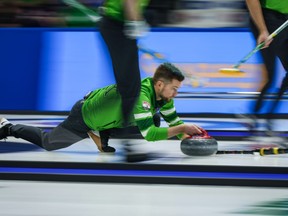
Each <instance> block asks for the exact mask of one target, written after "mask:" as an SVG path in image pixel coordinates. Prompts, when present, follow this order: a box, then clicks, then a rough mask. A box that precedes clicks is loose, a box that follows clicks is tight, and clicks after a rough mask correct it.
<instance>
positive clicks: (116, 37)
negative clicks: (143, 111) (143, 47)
mask: <svg viewBox="0 0 288 216" xmlns="http://www.w3.org/2000/svg"><path fill="white" fill-rule="evenodd" d="M123 29H124V25H123V23H122V22H118V21H115V20H112V19H110V18H107V17H103V18H102V20H101V23H100V33H101V35H102V37H103V39H104V41H105V43H106V45H107V47H108V50H109V53H110V57H111V60H112V64H113V70H114V76H115V79H116V83H117V88H118V91H119V93H120V95H121V98H122V114H123V118H124V124H125V125H124V126H126V125H127V123H128V120H129V118H130V116H131V115H132V111H133V107H134V105H135V102H136V100H137V99H138V96H139V93H140V87H141V77H140V70H139V57H138V47H137V41H136V40H134V39H129V38H127V37H126V36H125V34H124V32H123Z"/></svg>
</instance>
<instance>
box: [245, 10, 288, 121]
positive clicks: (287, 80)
mask: <svg viewBox="0 0 288 216" xmlns="http://www.w3.org/2000/svg"><path fill="white" fill-rule="evenodd" d="M263 16H264V19H265V23H266V26H267V29H268V31H269V33H270V34H271V33H272V32H274V31H275V30H276V29H277V28H278V27H279V26H280V25H282V24H283V23H284V22H285V21H286V20H287V19H288V16H287V15H284V14H281V13H278V12H275V11H273V10H268V9H263ZM250 23H251V31H252V33H253V35H254V37H255V38H256V39H257V38H258V35H259V32H258V29H257V28H256V26H255V24H254V23H253V21H251V22H250ZM261 54H262V57H263V62H264V64H265V66H266V70H267V82H266V84H265V85H264V87H263V88H262V90H261V92H260V95H259V97H258V98H257V101H256V104H255V107H254V109H253V112H254V114H258V113H259V112H260V111H261V108H262V107H263V104H264V102H263V100H264V98H265V95H266V94H267V91H268V90H269V89H270V88H271V86H272V84H273V82H274V80H275V78H276V77H275V60H276V57H278V58H279V59H280V61H281V63H282V65H283V67H284V69H285V70H286V75H285V77H284V78H283V81H282V84H281V86H280V89H279V91H278V92H277V96H276V99H275V100H274V101H273V103H272V104H271V107H270V108H269V109H268V113H267V119H271V118H272V115H273V113H275V110H276V108H277V107H278V104H279V102H280V100H281V98H282V96H283V94H284V92H285V91H286V90H287V88H288V75H287V72H288V28H285V29H284V30H282V32H280V33H279V34H278V35H277V36H276V37H275V38H274V39H273V41H272V43H271V44H270V46H269V47H268V48H266V49H262V50H261Z"/></svg>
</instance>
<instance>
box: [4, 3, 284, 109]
mask: <svg viewBox="0 0 288 216" xmlns="http://www.w3.org/2000/svg"><path fill="white" fill-rule="evenodd" d="M82 2H85V3H86V4H87V5H88V6H90V7H91V8H93V7H94V8H96V7H97V6H98V5H100V4H101V1H92V0H91V1H87V0H86V1H82ZM165 2H166V3H165V4H163V3H161V1H151V4H150V7H149V8H148V10H147V12H146V18H147V20H148V21H149V23H150V25H151V27H152V28H151V32H150V33H149V34H148V35H147V36H146V37H144V38H142V39H141V40H140V41H139V44H141V45H142V46H144V47H145V48H147V49H151V50H152V51H153V52H156V53H158V54H161V56H163V57H164V58H165V59H166V60H168V61H170V62H172V63H174V64H176V65H177V66H178V67H180V68H181V69H182V70H183V71H184V72H185V75H186V76H187V78H186V80H185V82H184V85H183V87H182V88H181V89H180V94H179V96H178V98H176V105H178V107H179V108H178V112H180V113H181V112H182V113H189V112H192V113H236V112H237V113H239V112H244V113H248V112H249V110H250V106H251V103H253V101H254V97H255V96H256V95H257V93H255V92H257V91H258V90H259V88H260V87H261V85H262V83H263V81H265V75H264V72H263V68H262V66H263V65H262V61H261V58H260V56H259V53H258V54H256V55H254V56H252V57H251V58H250V59H249V60H248V62H247V63H245V64H243V65H242V66H241V69H242V70H243V71H244V72H245V73H243V74H240V75H233V74H221V73H219V72H218V70H219V69H220V68H222V67H232V66H233V64H235V63H237V62H238V61H239V60H240V59H241V58H242V57H243V56H244V55H246V54H247V53H248V52H249V51H250V50H252V49H253V48H254V46H255V42H254V39H253V38H252V35H251V33H250V30H249V28H248V13H247V10H246V8H245V2H244V1H243V0H242V1H241V0H230V1H224V0H214V1H212V0H210V1H204V0H199V1H191V0H190V1H189V0H186V1H183V0H170V1H165ZM0 3H1V4H2V6H5V7H2V10H1V11H0V13H2V14H5V17H6V19H3V17H4V16H1V17H2V18H1V19H0V23H1V27H2V28H0V33H1V40H0V47H1V51H0V59H1V60H0V70H1V75H2V76H1V81H2V82H1V87H0V90H1V92H2V94H1V95H0V101H1V103H0V110H2V111H36V112H38V111H56V112H57V111H68V110H69V109H70V108H71V106H72V104H73V103H74V102H75V101H76V100H78V99H79V98H81V97H83V95H85V94H86V93H87V92H88V91H90V90H93V89H95V88H99V87H102V86H105V85H108V84H112V83H114V77H113V73H112V67H111V63H110V60H109V58H108V56H107V51H106V50H105V48H104V46H103V42H102V41H101V38H100V37H99V33H98V30H97V26H96V28H95V24H94V23H91V21H90V20H89V19H88V18H87V17H85V16H84V15H83V14H81V13H80V12H78V11H75V10H74V9H71V8H69V7H67V6H66V5H64V4H63V3H62V2H61V1H57V0H55V1H45V0H42V1H27V0H26V1H25V0H17V1H13V2H11V1H6V0H3V1H1V2H0ZM20 11H21V13H20ZM7 14H8V15H9V16H10V18H11V19H8V18H7V17H9V16H7ZM19 14H21V15H19ZM13 17H14V19H12V18H13ZM159 41H161V43H159ZM139 55H140V63H141V64H140V65H141V75H142V77H146V76H152V75H153V71H154V70H155V68H156V67H157V66H158V65H159V64H160V63H161V62H162V60H157V59H154V58H152V57H151V56H150V55H147V53H143V52H139ZM277 73H278V75H279V76H278V79H276V81H275V83H274V87H273V88H272V89H271V90H270V92H271V93H273V92H274V91H275V88H276V87H277V86H279V82H280V81H281V78H282V76H283V74H284V70H283V68H282V67H280V66H279V64H278V66H277ZM227 97H228V98H230V99H231V97H232V98H233V102H231V100H227ZM183 98H185V100H183ZM205 98H206V99H205ZM215 100H217V103H213V104H214V106H211V105H210V104H211V102H213V101H215ZM278 112H279V113H287V111H286V110H285V102H283V103H282V105H281V107H280V108H279V110H278Z"/></svg>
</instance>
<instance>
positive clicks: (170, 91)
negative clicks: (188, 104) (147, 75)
mask: <svg viewBox="0 0 288 216" xmlns="http://www.w3.org/2000/svg"><path fill="white" fill-rule="evenodd" d="M159 82H161V83H160V84H159V91H158V99H162V100H164V101H166V102H169V101H170V100H171V99H173V98H174V97H176V95H177V94H178V89H179V88H180V86H181V82H180V81H178V80H176V79H173V80H172V82H169V83H168V82H165V81H159Z"/></svg>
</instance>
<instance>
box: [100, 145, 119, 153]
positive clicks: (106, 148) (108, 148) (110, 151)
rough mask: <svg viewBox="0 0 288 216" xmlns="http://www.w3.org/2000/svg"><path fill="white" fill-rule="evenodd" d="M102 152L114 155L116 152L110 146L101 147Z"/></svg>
mask: <svg viewBox="0 0 288 216" xmlns="http://www.w3.org/2000/svg"><path fill="white" fill-rule="evenodd" d="M102 150H103V152H107V153H114V152H115V151H116V149H115V148H113V147H111V146H104V147H103V146H102Z"/></svg>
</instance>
